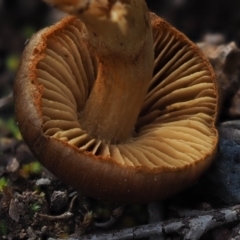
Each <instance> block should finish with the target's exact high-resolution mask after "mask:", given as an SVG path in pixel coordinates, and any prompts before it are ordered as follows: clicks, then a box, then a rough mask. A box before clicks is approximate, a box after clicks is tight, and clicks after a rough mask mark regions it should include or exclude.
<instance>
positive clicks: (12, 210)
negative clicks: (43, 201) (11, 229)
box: [8, 198, 20, 222]
mask: <svg viewBox="0 0 240 240" xmlns="http://www.w3.org/2000/svg"><path fill="white" fill-rule="evenodd" d="M18 209H19V201H18V200H17V199H16V198H13V199H11V201H10V205H9V210H8V214H9V216H10V217H11V219H12V220H14V221H15V222H18V221H19V218H20V214H19V211H18Z"/></svg>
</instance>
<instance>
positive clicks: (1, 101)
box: [0, 92, 13, 109]
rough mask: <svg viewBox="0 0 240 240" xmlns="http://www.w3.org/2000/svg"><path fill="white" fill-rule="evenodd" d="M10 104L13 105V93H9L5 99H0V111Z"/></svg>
mask: <svg viewBox="0 0 240 240" xmlns="http://www.w3.org/2000/svg"><path fill="white" fill-rule="evenodd" d="M10 103H13V93H12V92H11V93H9V94H8V95H7V96H6V97H2V98H0V109H1V108H4V107H6V106H7V105H9V104H10Z"/></svg>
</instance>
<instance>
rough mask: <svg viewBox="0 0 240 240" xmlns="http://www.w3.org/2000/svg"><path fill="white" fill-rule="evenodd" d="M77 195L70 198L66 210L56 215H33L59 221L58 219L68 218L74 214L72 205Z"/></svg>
mask: <svg viewBox="0 0 240 240" xmlns="http://www.w3.org/2000/svg"><path fill="white" fill-rule="evenodd" d="M77 197H78V195H76V196H74V197H73V198H72V200H71V203H70V206H69V208H68V211H67V212H65V213H63V214H61V215H57V216H52V215H47V214H41V213H36V214H35V217H41V218H42V219H45V220H48V221H59V220H68V219H70V218H72V217H73V216H74V214H73V213H72V209H73V205H74V202H75V200H76V199H77Z"/></svg>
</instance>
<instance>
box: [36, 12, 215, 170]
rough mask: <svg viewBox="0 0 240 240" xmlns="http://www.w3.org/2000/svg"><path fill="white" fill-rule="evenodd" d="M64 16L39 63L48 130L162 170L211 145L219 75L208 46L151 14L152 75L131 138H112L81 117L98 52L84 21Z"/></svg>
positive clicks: (117, 158) (198, 156) (128, 162)
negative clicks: (203, 48)
mask: <svg viewBox="0 0 240 240" xmlns="http://www.w3.org/2000/svg"><path fill="white" fill-rule="evenodd" d="M64 21H65V22H67V23H68V24H66V23H64V24H62V23H61V24H59V25H56V26H54V27H52V28H54V30H52V31H49V32H50V34H45V36H44V38H46V47H45V48H44V49H43V52H42V56H44V57H42V59H41V60H40V61H39V62H38V63H37V66H36V69H37V76H38V77H37V81H38V82H39V83H40V84H41V85H42V86H43V94H42V114H43V131H44V134H46V135H48V136H51V137H52V138H58V139H61V140H63V141H66V142H68V144H71V145H74V146H76V147H77V148H79V149H81V150H84V151H86V152H91V153H92V154H94V155H97V156H102V157H108V158H111V159H112V161H114V162H116V163H118V164H120V165H123V166H133V167H144V168H148V169H155V170H156V171H158V172H159V171H169V170H170V169H181V168H184V167H186V166H189V165H191V164H195V162H196V161H201V160H203V159H204V158H205V157H206V156H209V155H210V154H211V153H212V149H214V148H215V146H216V136H217V132H216V130H215V128H214V125H215V121H216V111H217V109H216V108H217V101H218V100H217V98H216V92H217V89H216V83H215V82H213V78H214V77H213V74H212V71H211V68H210V66H209V64H208V62H206V60H205V58H204V57H203V55H202V53H201V52H200V51H199V50H198V48H197V47H195V45H193V44H192V43H191V42H190V41H189V40H188V39H187V38H186V37H185V36H184V35H183V34H181V33H179V32H178V31H177V30H176V29H174V28H173V27H171V26H170V25H169V24H168V23H166V22H165V21H164V20H162V19H160V18H158V17H156V16H155V15H154V14H151V25H152V29H153V37H154V54H155V61H154V72H153V77H152V80H151V82H150V85H149V89H148V92H147V94H146V96H145V100H144V103H143V106H142V109H141V113H140V115H139V117H138V119H137V122H136V126H135V131H134V132H133V134H132V136H131V137H130V138H128V139H127V141H123V142H119V143H117V144H114V143H111V142H109V141H105V139H101V138H96V137H93V136H91V134H89V133H88V131H87V130H85V129H84V128H83V127H82V125H81V121H80V119H79V116H80V113H81V111H82V110H83V108H84V106H85V104H86V101H87V99H88V97H89V94H90V92H91V89H92V87H93V85H94V81H95V79H96V76H97V71H98V66H97V59H96V58H95V57H94V56H93V55H92V53H91V52H90V51H89V49H88V47H87V46H86V44H85V43H84V41H83V39H82V38H83V37H82V36H83V34H82V23H81V21H80V20H78V19H76V18H74V17H67V18H66V19H65V20H64ZM62 26H64V27H62ZM50 36H51V37H50ZM123 111H124V110H123ZM105 114H108V113H105ZM99 127H101V123H99ZM166 169H168V170H166Z"/></svg>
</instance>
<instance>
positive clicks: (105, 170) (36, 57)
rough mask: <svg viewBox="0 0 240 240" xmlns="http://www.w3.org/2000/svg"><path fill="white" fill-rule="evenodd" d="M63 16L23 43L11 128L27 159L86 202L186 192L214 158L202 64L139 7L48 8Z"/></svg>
mask: <svg viewBox="0 0 240 240" xmlns="http://www.w3.org/2000/svg"><path fill="white" fill-rule="evenodd" d="M48 2H50V3H52V4H54V5H55V6H56V7H58V8H60V9H62V10H64V11H66V12H68V13H71V14H72V16H67V17H65V18H63V19H62V20H61V21H59V22H58V23H56V24H55V25H53V26H51V27H48V28H45V29H43V30H41V31H39V32H38V33H36V34H35V35H34V36H33V37H32V38H31V39H30V41H29V42H28V44H27V46H26V48H25V50H24V52H23V56H22V59H21V63H20V67H19V70H18V74H17V77H16V81H15V86H14V95H15V112H16V120H17V123H18V125H19V128H20V130H21V133H22V136H23V138H24V139H25V141H26V143H27V144H28V145H29V147H30V149H31V150H32V152H33V153H34V155H35V156H36V158H37V159H38V160H39V161H40V162H41V163H42V164H43V165H44V166H45V167H46V168H47V169H48V170H50V171H51V172H52V173H53V174H54V175H56V176H57V177H59V179H61V180H62V181H63V182H65V183H67V184H70V185H72V186H73V187H74V188H76V189H78V190H80V191H81V192H82V193H84V194H86V195H87V196H89V197H94V198H99V199H108V200H112V201H118V202H150V201H153V200H158V199H165V198H168V197H170V196H172V195H174V194H176V193H178V192H180V191H181V190H183V189H185V188H187V187H189V186H190V185H192V184H193V183H194V182H195V181H197V180H198V178H199V177H200V176H201V175H202V174H203V173H204V172H205V171H206V170H207V169H208V167H209V166H210V164H211V162H212V161H213V159H214V156H215V154H216V150H217V143H218V132H217V130H216V127H215V124H216V120H217V112H218V107H219V93H218V86H217V82H216V79H215V76H214V72H213V69H212V67H211V66H210V64H209V62H208V60H207V59H206V57H205V56H204V55H203V54H202V52H201V51H200V50H199V49H198V47H197V46H196V45H195V44H193V43H192V42H191V41H190V40H189V39H188V38H187V37H186V36H184V35H183V34H182V33H181V32H179V31H178V30H176V29H175V28H173V27H172V26H171V25H170V24H168V23H167V22H166V21H164V20H163V19H161V18H160V17H158V16H156V15H155V14H153V13H149V12H148V10H147V7H146V4H145V1H144V0H115V1H106V0H98V1H97V0H93V1H91V2H90V3H88V2H89V1H83V0H82V1H81V0H75V1H71V0H69V1H67V0H65V1H63V0H48Z"/></svg>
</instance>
